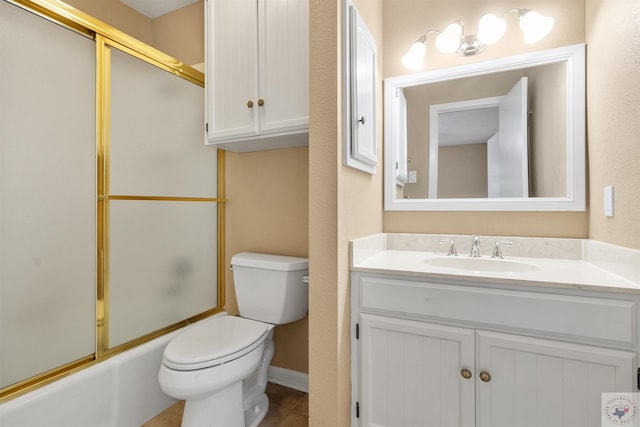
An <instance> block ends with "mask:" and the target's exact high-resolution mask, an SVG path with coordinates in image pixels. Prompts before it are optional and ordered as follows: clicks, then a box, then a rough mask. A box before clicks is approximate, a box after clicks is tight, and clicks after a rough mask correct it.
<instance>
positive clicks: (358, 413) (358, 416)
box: [356, 402, 360, 418]
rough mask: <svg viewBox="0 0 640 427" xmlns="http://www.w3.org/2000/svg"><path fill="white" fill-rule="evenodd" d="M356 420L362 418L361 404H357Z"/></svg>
mask: <svg viewBox="0 0 640 427" xmlns="http://www.w3.org/2000/svg"><path fill="white" fill-rule="evenodd" d="M356 418H360V402H356Z"/></svg>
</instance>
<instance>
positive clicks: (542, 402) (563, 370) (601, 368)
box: [476, 330, 636, 427]
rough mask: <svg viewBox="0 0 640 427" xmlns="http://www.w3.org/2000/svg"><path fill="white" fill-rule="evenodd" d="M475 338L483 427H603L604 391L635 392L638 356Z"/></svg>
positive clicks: (501, 337) (481, 334)
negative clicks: (602, 402)
mask: <svg viewBox="0 0 640 427" xmlns="http://www.w3.org/2000/svg"><path fill="white" fill-rule="evenodd" d="M476 334H477V335H476V370H477V373H476V387H477V389H476V396H477V426H478V427H556V426H557V427H566V426H581V427H600V425H601V393H603V392H631V391H633V379H634V375H633V373H634V367H635V366H636V360H635V357H636V356H635V353H631V352H627V351H618V350H610V349H605V348H600V347H592V346H585V345H578V344H571V343H564V342H560V341H553V340H545V339H538V338H531V337H522V336H517V335H507V334H501V333H495V332H487V331H480V330H479V331H476Z"/></svg>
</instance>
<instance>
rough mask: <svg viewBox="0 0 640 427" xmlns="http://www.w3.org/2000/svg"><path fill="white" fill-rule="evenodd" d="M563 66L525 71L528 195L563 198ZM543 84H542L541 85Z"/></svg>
mask: <svg viewBox="0 0 640 427" xmlns="http://www.w3.org/2000/svg"><path fill="white" fill-rule="evenodd" d="M566 67H567V66H566V64H564V63H557V64H554V65H546V66H543V67H533V68H530V69H528V70H527V77H528V78H529V106H530V108H531V110H532V112H533V114H532V115H531V116H530V117H529V126H530V129H529V131H530V132H531V133H530V136H531V141H532V143H531V144H530V146H529V149H530V152H529V155H530V159H529V162H530V163H529V164H530V165H531V175H530V176H531V177H532V178H531V182H530V183H529V185H530V188H531V196H533V197H566V195H567V149H566V145H565V144H561V143H559V142H560V141H565V142H566V140H567V137H566V135H567V133H566V128H567V125H566V123H567V110H566V108H562V106H565V105H567V99H566V98H567V97H566V93H567V91H566V77H565V76H566ZM542 81H544V84H541V82H542Z"/></svg>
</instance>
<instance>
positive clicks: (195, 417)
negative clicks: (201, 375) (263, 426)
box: [181, 381, 268, 427]
mask: <svg viewBox="0 0 640 427" xmlns="http://www.w3.org/2000/svg"><path fill="white" fill-rule="evenodd" d="M267 406H268V405H267ZM181 426H182V427H245V423H244V409H243V407H242V382H240V381H236V382H235V383H233V384H231V385H230V386H229V387H226V388H223V389H222V390H220V391H218V392H217V393H214V394H212V395H209V396H207V397H205V398H204V399H191V400H187V401H186V402H185V406H184V414H183V415H182V424H181Z"/></svg>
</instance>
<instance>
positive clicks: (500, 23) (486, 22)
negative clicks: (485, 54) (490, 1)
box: [478, 13, 507, 44]
mask: <svg viewBox="0 0 640 427" xmlns="http://www.w3.org/2000/svg"><path fill="white" fill-rule="evenodd" d="M506 29H507V23H506V22H505V20H504V19H502V18H499V17H497V16H496V15H494V14H493V13H487V14H486V15H484V16H483V17H482V18H480V21H479V22H478V41H479V42H480V43H482V44H491V43H495V42H497V41H498V40H500V38H501V37H502V36H503V35H504V32H505V31H506Z"/></svg>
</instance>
